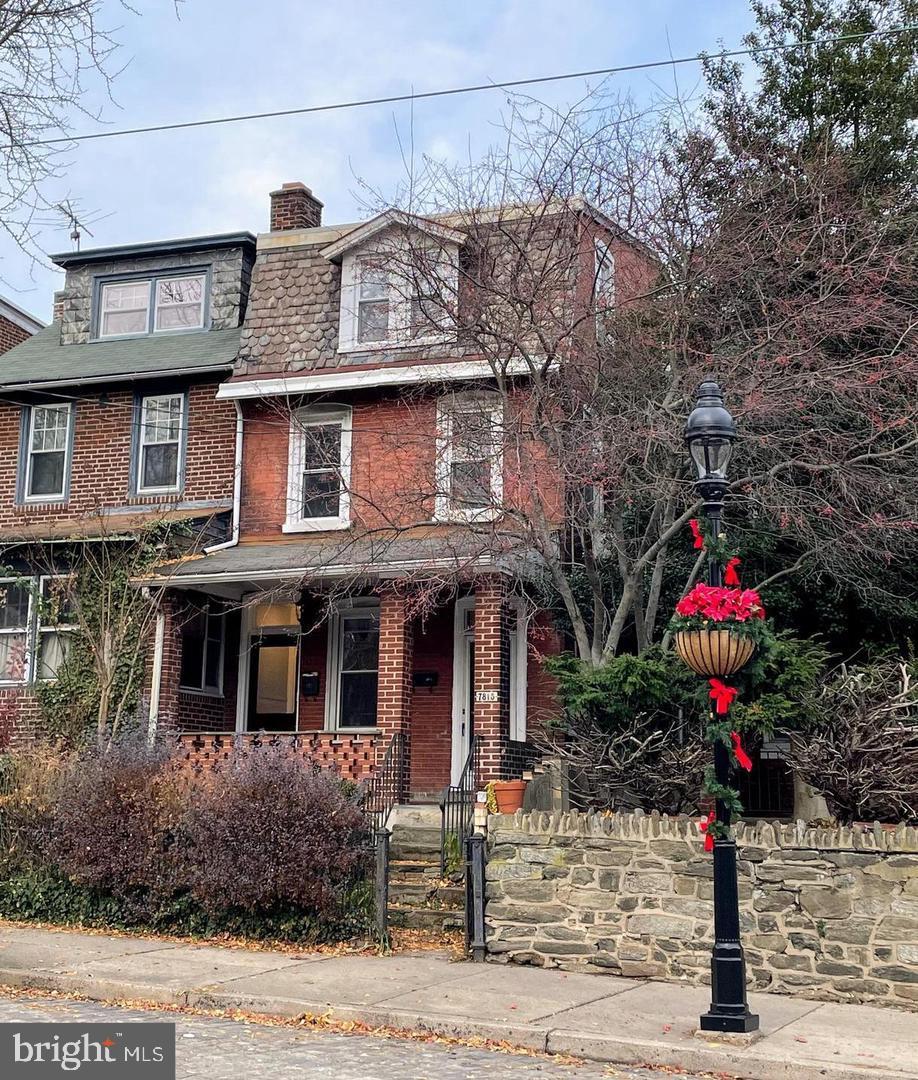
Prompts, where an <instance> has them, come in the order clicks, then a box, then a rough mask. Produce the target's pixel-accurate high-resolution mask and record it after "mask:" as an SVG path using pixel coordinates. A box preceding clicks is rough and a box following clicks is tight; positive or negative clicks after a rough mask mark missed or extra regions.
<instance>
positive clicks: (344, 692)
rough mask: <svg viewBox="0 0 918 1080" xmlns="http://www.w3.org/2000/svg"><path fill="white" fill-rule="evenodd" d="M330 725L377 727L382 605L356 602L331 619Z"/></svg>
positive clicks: (328, 696)
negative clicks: (380, 612)
mask: <svg viewBox="0 0 918 1080" xmlns="http://www.w3.org/2000/svg"><path fill="white" fill-rule="evenodd" d="M329 641H330V643H331V648H330V649H329V656H328V666H329V667H328V678H327V685H328V693H327V695H326V717H325V721H326V727H327V728H329V729H330V730H334V729H336V728H373V727H376V702H377V696H378V688H379V608H378V606H376V605H369V604H367V605H360V604H355V605H354V606H353V607H348V608H344V609H341V610H339V611H338V612H336V613H335V614H334V615H332V617H331V619H330V620H329Z"/></svg>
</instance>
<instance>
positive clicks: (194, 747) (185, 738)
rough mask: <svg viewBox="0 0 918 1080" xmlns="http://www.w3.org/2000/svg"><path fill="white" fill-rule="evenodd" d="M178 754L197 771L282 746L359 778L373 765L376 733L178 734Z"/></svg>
mask: <svg viewBox="0 0 918 1080" xmlns="http://www.w3.org/2000/svg"><path fill="white" fill-rule="evenodd" d="M178 741H179V755H180V758H181V759H182V760H184V761H186V762H187V763H188V765H189V766H190V767H191V768H192V769H194V770H195V771H197V772H202V771H204V770H207V769H217V768H219V767H220V766H221V765H222V764H223V763H224V762H227V761H229V760H230V758H231V757H233V755H234V754H240V753H241V754H246V753H251V752H252V751H253V750H256V749H258V748H259V747H262V746H271V747H273V746H283V747H287V748H288V749H289V750H290V752H291V753H295V754H302V755H303V757H307V758H310V759H311V760H312V761H314V762H315V763H316V764H317V765H319V766H321V767H322V768H323V769H333V770H334V771H335V772H337V773H338V774H339V775H340V776H342V777H344V778H345V779H347V780H363V779H366V778H367V777H368V776H370V775H371V774H372V773H373V771H374V769H375V768H376V748H377V745H378V744H379V743H380V741H381V737H380V736H379V735H368V734H360V735H357V734H355V735H347V734H344V733H342V732H339V731H301V732H298V733H296V734H293V733H290V734H288V733H286V732H285V733H282V734H276V735H270V734H268V735H265V734H260V733H257V732H246V733H245V734H225V735H198V734H188V735H180V736H179V737H178Z"/></svg>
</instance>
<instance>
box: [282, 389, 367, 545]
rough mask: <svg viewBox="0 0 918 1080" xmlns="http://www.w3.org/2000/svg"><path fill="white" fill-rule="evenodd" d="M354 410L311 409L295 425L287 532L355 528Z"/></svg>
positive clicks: (296, 418) (294, 420) (293, 421)
mask: <svg viewBox="0 0 918 1080" xmlns="http://www.w3.org/2000/svg"><path fill="white" fill-rule="evenodd" d="M350 479H351V410H350V409H349V408H340V407H328V408H326V407H321V406H318V407H307V408H304V409H299V410H297V411H296V412H294V413H293V415H292V416H291V420H290V442H289V461H288V473H287V515H286V521H285V523H284V531H285V532H306V531H310V530H324V529H343V528H346V527H347V526H348V524H349V523H350Z"/></svg>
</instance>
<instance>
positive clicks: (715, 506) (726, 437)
mask: <svg viewBox="0 0 918 1080" xmlns="http://www.w3.org/2000/svg"><path fill="white" fill-rule="evenodd" d="M735 440H736V423H735V421H734V419H733V417H732V416H731V415H730V413H729V412H728V411H727V409H726V408H725V407H724V395H723V391H722V390H721V389H720V386H718V384H717V383H716V382H715V380H714V379H711V378H708V379H705V380H704V382H703V383H702V384H701V386H699V387H698V395H697V399H696V401H695V408H694V409H692V411H691V413H690V414H689V418H688V421H687V422H686V425H685V443H686V446H687V447H688V451H689V456H690V457H691V459H692V464H693V465H694V467H695V474H696V479H695V486H696V488H697V489H698V493H699V495H701V497H702V499H704V510H705V513H706V514H707V515H708V517H713V518H714V519H715V520H713V521H712V522H711V524H712V525H713V526H714V527H715V528H718V529H719V523H720V509H721V507H722V506H723V501H724V496H725V495H726V493H727V466H728V465H729V464H730V458H731V457H732V455H733V443H734V442H735Z"/></svg>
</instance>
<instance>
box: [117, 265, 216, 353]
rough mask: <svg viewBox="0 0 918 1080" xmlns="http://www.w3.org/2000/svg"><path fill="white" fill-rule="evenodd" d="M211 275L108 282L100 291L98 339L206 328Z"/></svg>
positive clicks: (158, 276) (198, 274)
mask: <svg viewBox="0 0 918 1080" xmlns="http://www.w3.org/2000/svg"><path fill="white" fill-rule="evenodd" d="M206 293H207V275H206V274H205V273H197V274H181V275H178V274H175V273H171V274H160V275H157V276H155V277H150V278H131V279H130V280H128V281H106V282H103V284H102V285H101V286H100V288H99V308H98V335H99V337H100V338H111V337H128V336H131V337H133V336H136V335H139V334H149V333H162V332H166V331H173V332H174V331H177V330H200V329H202V328H203V326H204V298H205V296H206Z"/></svg>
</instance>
